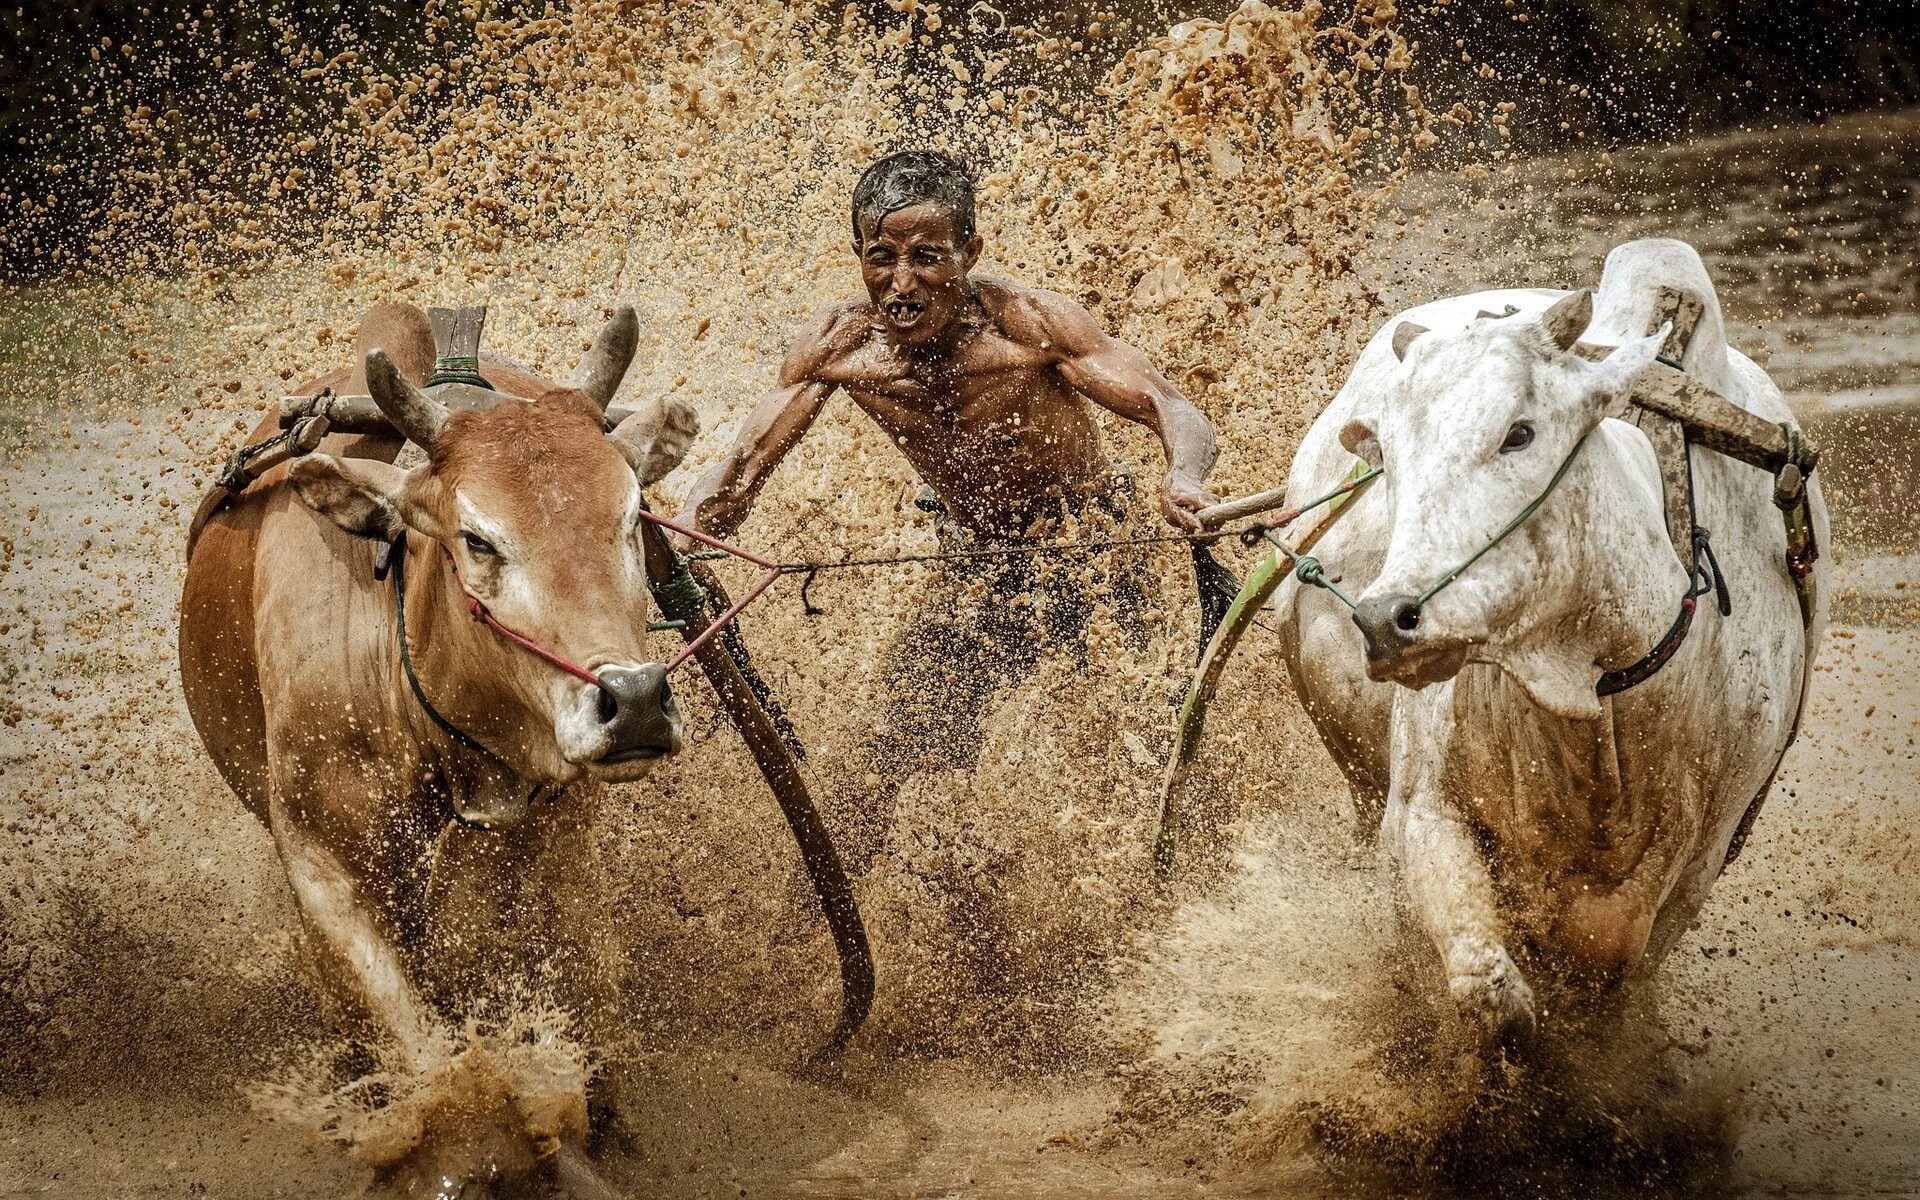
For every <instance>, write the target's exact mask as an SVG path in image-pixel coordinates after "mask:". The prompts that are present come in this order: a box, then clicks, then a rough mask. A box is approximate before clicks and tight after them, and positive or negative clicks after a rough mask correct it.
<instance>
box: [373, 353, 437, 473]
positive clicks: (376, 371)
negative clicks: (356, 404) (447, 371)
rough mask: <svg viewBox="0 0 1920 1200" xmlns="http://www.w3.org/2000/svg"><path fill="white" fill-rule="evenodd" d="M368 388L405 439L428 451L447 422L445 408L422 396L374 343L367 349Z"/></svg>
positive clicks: (376, 402)
mask: <svg viewBox="0 0 1920 1200" xmlns="http://www.w3.org/2000/svg"><path fill="white" fill-rule="evenodd" d="M367 391H368V393H370V394H371V395H372V396H373V402H374V403H375V404H376V405H378V406H379V408H380V411H381V412H382V413H384V414H385V415H386V418H387V420H389V421H391V422H393V427H394V428H395V429H397V430H399V431H400V432H401V433H403V434H405V435H406V437H407V440H408V441H411V442H414V443H416V444H418V445H419V446H420V447H421V448H422V449H425V450H431V449H432V448H433V443H434V440H435V439H437V438H438V437H439V436H440V430H441V429H442V428H443V427H444V426H445V425H446V423H447V410H446V408H445V406H443V405H442V404H441V403H440V402H439V401H437V400H435V399H433V398H432V397H430V396H427V395H424V394H423V393H421V392H419V391H418V390H416V389H415V388H414V386H413V385H412V384H411V383H408V382H407V379H406V376H404V375H402V374H401V373H400V368H398V367H396V366H394V364H393V360H392V359H390V358H388V357H387V352H386V351H385V350H382V349H380V347H378V346H375V347H374V348H373V349H371V350H369V351H367Z"/></svg>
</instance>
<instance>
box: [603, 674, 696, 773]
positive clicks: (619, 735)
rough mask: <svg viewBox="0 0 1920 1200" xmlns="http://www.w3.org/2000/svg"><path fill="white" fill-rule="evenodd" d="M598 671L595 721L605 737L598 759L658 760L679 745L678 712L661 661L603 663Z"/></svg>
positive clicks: (620, 761) (676, 748) (610, 761)
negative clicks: (627, 664) (597, 717)
mask: <svg viewBox="0 0 1920 1200" xmlns="http://www.w3.org/2000/svg"><path fill="white" fill-rule="evenodd" d="M598 675H599V679H600V707H599V715H600V724H601V728H602V731H603V732H604V733H605V734H606V737H607V749H606V752H605V753H604V754H602V755H601V756H600V760H599V761H600V762H601V763H603V764H606V765H612V764H615V763H625V762H635V761H639V760H645V759H652V758H659V757H660V756H661V755H663V754H672V753H673V752H674V751H676V750H678V749H679V748H680V712H679V709H678V707H677V706H676V705H675V704H674V702H673V691H672V689H671V688H669V687H668V686H667V668H666V666H665V665H664V664H662V663H645V664H643V665H641V666H638V667H617V666H610V667H602V668H601V669H600V670H599V672H598Z"/></svg>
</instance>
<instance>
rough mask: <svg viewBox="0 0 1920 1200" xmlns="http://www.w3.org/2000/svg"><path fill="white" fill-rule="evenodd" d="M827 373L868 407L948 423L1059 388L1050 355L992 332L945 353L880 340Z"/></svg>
mask: <svg viewBox="0 0 1920 1200" xmlns="http://www.w3.org/2000/svg"><path fill="white" fill-rule="evenodd" d="M821 374H822V377H823V378H825V379H826V380H827V381H829V382H832V383H834V384H837V385H839V386H840V387H843V388H845V389H846V390H847V391H848V392H850V393H852V394H853V396H854V397H855V398H856V399H857V400H859V401H860V402H861V403H862V405H863V407H868V408H869V409H872V408H884V409H887V410H891V411H894V412H896V413H898V414H899V416H900V417H902V418H903V419H916V418H917V419H924V420H934V421H946V422H954V421H959V422H969V421H972V420H978V419H991V418H992V417H994V416H997V415H1000V414H1002V413H1003V412H1004V411H1006V410H1007V409H1008V408H1009V407H1011V408H1016V409H1017V408H1022V407H1024V406H1025V405H1026V404H1028V403H1031V402H1032V401H1033V400H1036V399H1041V398H1044V397H1046V396H1049V395H1051V394H1053V393H1054V392H1055V391H1056V390H1057V389H1059V388H1060V387H1061V382H1060V379H1059V373H1058V370H1057V368H1056V367H1055V365H1054V363H1053V361H1052V359H1051V358H1050V357H1049V356H1048V355H1047V354H1046V353H1044V352H1043V351H1039V350H1035V349H1032V348H1030V347H1027V346H1022V345H1020V344H1019V343H1017V342H1014V341H1011V340H1009V339H1007V338H1005V337H1003V336H1001V335H1000V334H999V333H998V332H997V331H993V330H986V331H982V332H980V333H978V334H975V335H973V336H972V337H970V338H968V339H967V340H966V341H965V342H964V343H963V344H961V345H960V346H958V347H956V348H955V349H953V350H951V351H948V352H939V353H918V354H916V353H908V352H904V351H902V350H900V349H898V348H896V347H894V346H892V345H890V344H888V343H886V342H884V341H881V340H878V339H876V340H875V341H873V342H871V343H869V344H867V345H866V346H863V347H861V348H860V349H858V350H856V351H855V352H853V353H852V354H849V355H847V356H846V357H844V358H842V359H841V360H840V361H839V362H837V363H835V364H833V365H832V367H831V368H830V369H828V370H826V371H823V372H822V373H821Z"/></svg>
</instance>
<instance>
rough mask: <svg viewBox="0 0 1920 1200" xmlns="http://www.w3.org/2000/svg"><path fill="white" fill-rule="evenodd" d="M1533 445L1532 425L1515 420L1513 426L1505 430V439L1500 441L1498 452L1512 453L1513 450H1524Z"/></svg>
mask: <svg viewBox="0 0 1920 1200" xmlns="http://www.w3.org/2000/svg"><path fill="white" fill-rule="evenodd" d="M1531 445H1533V426H1532V425H1531V424H1529V423H1528V422H1526V421H1515V422H1514V423H1513V428H1512V429H1509V430H1507V440H1506V441H1504V442H1501V443H1500V453H1502V454H1512V453H1513V452H1514V451H1515V450H1525V449H1526V448H1527V447H1528V446H1531Z"/></svg>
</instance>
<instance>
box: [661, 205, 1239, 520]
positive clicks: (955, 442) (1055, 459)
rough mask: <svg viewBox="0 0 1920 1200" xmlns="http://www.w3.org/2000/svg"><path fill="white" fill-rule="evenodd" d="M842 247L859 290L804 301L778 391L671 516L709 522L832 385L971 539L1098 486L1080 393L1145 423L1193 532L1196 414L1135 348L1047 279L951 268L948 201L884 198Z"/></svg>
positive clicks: (1171, 502) (806, 421) (1046, 514)
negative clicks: (881, 211)
mask: <svg viewBox="0 0 1920 1200" xmlns="http://www.w3.org/2000/svg"><path fill="white" fill-rule="evenodd" d="M877 225H878V227H877V228H869V229H868V230H867V236H866V237H865V238H864V239H863V240H862V241H861V242H860V243H859V244H857V245H856V246H855V247H854V250H855V253H856V254H857V255H859V257H860V263H861V273H862V276H863V278H864V281H865V283H866V287H867V298H866V299H864V300H850V301H846V302H844V303H840V304H834V305H830V306H828V307H826V308H824V309H821V310H820V311H819V312H818V313H816V314H815V315H814V316H813V317H812V319H811V320H809V321H808V322H807V324H806V325H805V326H803V327H802V328H801V330H800V332H799V333H798V335H797V336H796V337H795V338H794V341H793V346H792V348H791V350H790V351H789V352H788V354H787V358H786V361H785V362H784V363H783V364H782V365H781V368H780V377H779V385H778V389H777V390H776V391H775V392H774V394H773V395H772V396H769V397H768V398H767V399H766V400H764V401H762V402H761V404H760V406H759V407H758V408H756V409H755V410H754V412H753V414H752V416H750V417H749V418H748V420H747V423H746V425H745V426H744V427H743V428H742V429H741V431H740V436H739V440H738V441H737V443H736V444H735V446H734V448H733V450H732V451H731V452H729V453H728V454H727V456H726V457H724V458H722V459H721V460H720V461H719V462H718V463H717V464H715V466H714V467H713V468H712V469H711V470H709V471H708V472H707V473H706V475H704V476H703V477H702V478H701V479H700V481H699V482H698V483H697V484H696V485H695V486H694V489H693V491H692V493H691V494H690V495H689V496H688V498H687V501H686V504H685V505H684V506H683V508H682V510H681V519H682V520H684V521H690V522H691V523H694V524H697V525H698V526H699V527H700V528H702V529H703V530H705V531H707V532H709V533H712V534H715V535H718V536H725V535H726V534H728V533H730V532H732V531H733V530H734V529H736V528H738V527H739V525H740V523H741V522H742V521H743V520H745V519H746V516H747V513H748V511H749V509H750V508H751V507H752V504H753V501H754V498H755V497H756V496H757V495H758V494H759V491H760V489H761V487H763V486H764V485H765V483H766V481H767V478H768V476H769V475H771V474H772V472H773V470H774V468H775V467H777V466H778V465H779V463H780V460H781V459H782V458H784V457H785V456H786V454H787V453H788V452H789V451H790V450H792V449H793V447H794V446H795V445H796V444H797V443H798V442H799V441H800V439H801V438H802V437H803V436H804V435H805V434H806V432H807V429H808V427H809V426H811V425H812V423H813V421H814V418H815V417H817V416H818V415H819V413H820V410H821V407H822V406H823V405H824V404H825V402H826V400H827V398H828V397H829V396H830V395H832V394H833V392H834V390H835V389H843V390H845V391H846V393H847V395H848V396H850V397H851V398H852V399H853V401H854V403H855V404H858V405H859V406H860V408H861V410H862V411H863V412H865V413H866V414H867V415H868V416H870V417H872V418H873V420H874V422H875V423H876V424H878V425H879V426H880V427H881V429H883V430H885V431H886V433H887V436H888V437H890V438H892V439H893V442H894V444H895V445H896V446H898V447H899V448H900V451H901V453H902V454H904V455H906V457H907V461H908V462H910V463H912V464H913V467H914V470H915V471H917V472H918V473H919V474H920V477H921V478H922V479H924V480H925V481H926V482H927V484H928V485H929V486H931V487H932V488H933V490H934V491H935V492H936V493H937V494H938V495H939V497H940V499H941V501H942V503H944V504H945V505H946V508H947V510H948V512H950V513H951V514H952V515H953V517H954V519H955V520H957V521H959V522H960V523H961V524H962V525H963V526H965V527H966V528H967V529H968V530H970V531H972V532H974V533H976V534H980V535H983V536H987V537H999V538H1005V537H1023V536H1034V535H1038V534H1041V533H1044V532H1045V530H1046V528H1047V527H1048V525H1049V524H1050V519H1051V518H1052V517H1053V516H1055V515H1056V514H1057V512H1058V510H1059V507H1060V505H1061V504H1062V503H1063V502H1065V503H1066V504H1068V505H1072V504H1074V503H1075V502H1076V501H1078V500H1080V499H1083V498H1085V497H1087V496H1090V495H1092V494H1093V493H1094V492H1096V491H1097V490H1099V489H1100V488H1101V487H1102V486H1104V485H1105V483H1106V482H1107V479H1108V477H1109V473H1110V469H1111V463H1110V461H1109V459H1108V457H1107V454H1106V452H1105V450H1104V449H1103V448H1102V446H1101V441H1100V432H1099V428H1098V426H1097V425H1096V424H1095V422H1094V416H1093V411H1092V408H1091V407H1090V405H1089V404H1088V401H1092V402H1093V403H1094V404H1098V405H1100V406H1101V407H1103V408H1106V409H1108V410H1110V411H1112V412H1114V413H1117V414H1118V415H1120V416H1122V417H1124V418H1126V419H1127V420H1129V421H1134V422H1137V423H1139V424H1141V425H1145V426H1146V427H1147V428H1149V429H1152V430H1153V431H1154V432H1155V433H1156V434H1158V435H1159V437H1160V440H1161V443H1162V445H1163V446H1164V447H1165V449H1166V454H1167V463H1168V469H1167V475H1166V479H1165V481H1164V483H1163V484H1162V487H1161V489H1160V510H1161V513H1162V514H1163V515H1164V516H1165V517H1166V518H1167V520H1168V521H1169V522H1170V523H1172V524H1173V525H1174V526H1175V527H1176V528H1179V529H1187V530H1195V529H1198V528H1199V524H1198V522H1197V521H1195V519H1194V518H1193V516H1192V512H1193V510H1195V509H1198V508H1202V507H1205V506H1206V505H1207V504H1209V503H1213V502H1214V500H1215V498H1214V497H1213V496H1212V495H1210V494H1209V493H1208V492H1207V491H1206V490H1205V488H1204V486H1203V482H1204V480H1205V477H1206V474H1207V471H1208V470H1209V469H1211V468H1212V466H1213V460H1214V445H1213V426H1212V424H1211V423H1210V422H1209V421H1208V420H1207V418H1206V417H1205V416H1204V415H1203V414H1202V413H1201V412H1200V411H1199V410H1198V409H1196V408H1195V407H1194V406H1193V405H1192V404H1191V403H1189V402H1188V401H1187V399H1186V398H1185V397H1184V396H1182V395H1181V394H1180V392H1179V391H1178V390H1177V389H1176V388H1175V387H1174V386H1173V385H1172V384H1171V383H1169V382H1168V381H1167V380H1166V378H1165V377H1163V376H1162V375H1161V374H1160V373H1159V372H1158V371H1157V370H1155V369H1154V367H1153V364H1152V363H1150V362H1149V361H1147V358H1146V356H1145V355H1144V354H1142V353H1141V352H1140V351H1138V350H1136V349H1134V348H1133V347H1131V346H1128V345H1127V344H1125V343H1124V342H1120V341H1118V340H1116V339H1114V338H1112V337H1109V336H1108V335H1107V334H1106V333H1105V332H1104V331H1103V330H1102V329H1101V328H1100V326H1099V324H1098V323H1097V322H1096V321H1095V320H1094V319H1093V317H1092V315H1091V314H1089V313H1088V312H1087V311H1086V310H1085V309H1083V308H1082V307H1080V305H1078V304H1076V303H1074V302H1073V301H1072V300H1069V299H1067V298H1066V297H1064V296H1061V295H1059V294H1057V293H1054V292H1049V291H1046V290H1044V289H1040V288H1030V287H1025V286H1023V285H1020V284H1017V283H1012V282H1009V281H1007V280H1003V279H995V278H987V277H981V278H973V277H971V276H970V275H969V273H968V272H969V271H970V269H971V268H972V266H973V264H974V262H975V261H976V260H977V259H978V257H979V254H980V239H979V238H978V237H975V238H973V239H971V240H970V241H968V242H966V243H964V244H957V241H958V235H957V231H956V229H955V225H954V216H953V213H952V212H951V211H950V210H949V209H947V208H946V207H945V206H944V205H938V204H919V205H914V206H913V207H910V208H905V209H901V210H900V211H898V212H894V213H889V214H887V215H886V216H885V217H884V218H882V219H881V220H880V221H879V222H877Z"/></svg>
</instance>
